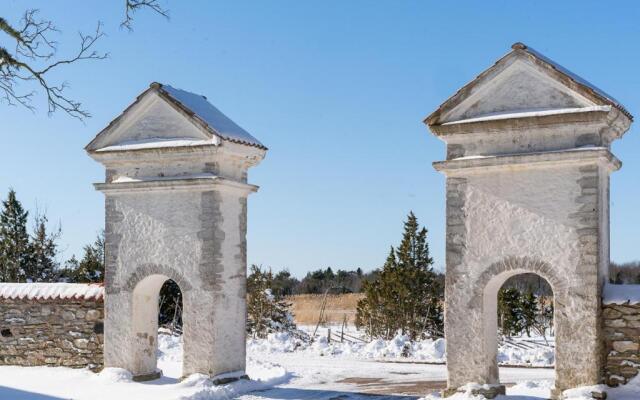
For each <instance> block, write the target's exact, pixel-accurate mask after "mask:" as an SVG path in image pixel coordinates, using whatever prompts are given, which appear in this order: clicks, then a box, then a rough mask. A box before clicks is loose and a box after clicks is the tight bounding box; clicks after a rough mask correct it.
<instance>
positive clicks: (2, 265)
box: [0, 189, 29, 282]
mask: <svg viewBox="0 0 640 400" xmlns="http://www.w3.org/2000/svg"><path fill="white" fill-rule="evenodd" d="M28 215H29V213H28V212H27V211H25V210H24V209H23V208H22V204H20V202H19V201H18V199H17V198H16V192H15V191H14V190H13V189H10V190H9V194H8V196H7V199H6V200H4V201H3V202H2V210H1V211H0V281H2V282H25V281H26V275H27V264H28V262H29V234H28V233H27V216H28Z"/></svg>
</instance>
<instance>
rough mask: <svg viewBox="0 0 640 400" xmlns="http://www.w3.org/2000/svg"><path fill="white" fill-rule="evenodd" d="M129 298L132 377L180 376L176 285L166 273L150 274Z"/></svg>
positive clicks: (179, 301)
mask: <svg viewBox="0 0 640 400" xmlns="http://www.w3.org/2000/svg"><path fill="white" fill-rule="evenodd" d="M132 301H133V304H132V306H133V314H132V327H133V333H134V340H135V343H134V353H135V356H134V371H132V372H134V377H135V379H136V380H140V381H142V380H151V379H156V378H159V377H160V376H162V375H165V376H167V377H170V378H180V377H181V375H182V344H181V339H182V338H181V332H182V293H181V291H180V288H179V286H178V285H177V284H176V283H175V282H174V281H173V280H171V279H170V278H169V277H167V276H165V275H162V274H155V275H150V276H147V277H146V278H144V279H142V280H141V281H140V282H138V284H137V285H136V286H135V288H134V290H133V297H132ZM159 328H160V329H161V330H160V338H159V333H158V331H159ZM159 341H161V342H160V343H159ZM159 344H160V346H161V349H160V351H158V348H159ZM158 359H160V364H161V366H162V368H161V369H160V368H158V365H159V363H158Z"/></svg>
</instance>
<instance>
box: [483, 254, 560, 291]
mask: <svg viewBox="0 0 640 400" xmlns="http://www.w3.org/2000/svg"><path fill="white" fill-rule="evenodd" d="M525 273H533V274H536V275H539V276H541V277H542V278H544V279H545V280H546V281H547V282H549V285H551V289H552V290H553V294H554V296H557V297H559V298H560V297H564V296H566V293H567V292H568V289H569V282H568V280H567V278H566V276H562V275H559V274H558V273H557V271H555V270H554V269H553V267H552V266H551V265H550V264H549V263H547V262H545V261H542V260H539V259H536V258H534V257H528V256H524V257H518V256H509V257H505V258H503V259H502V260H500V261H497V262H495V263H493V264H491V265H490V266H489V267H488V268H487V269H485V270H484V271H483V272H482V273H481V274H480V276H479V277H478V279H477V281H476V284H475V285H474V287H473V296H472V298H474V299H478V298H480V297H481V296H483V295H484V293H485V291H486V288H487V287H488V286H489V285H490V284H494V283H495V282H498V281H500V280H502V282H501V283H500V286H502V284H504V282H506V280H507V279H509V278H510V277H512V276H515V275H519V274H525ZM472 301H474V300H472Z"/></svg>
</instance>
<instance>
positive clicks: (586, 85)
mask: <svg viewBox="0 0 640 400" xmlns="http://www.w3.org/2000/svg"><path fill="white" fill-rule="evenodd" d="M511 49H512V50H511V51H510V52H509V53H507V54H506V55H505V56H503V57H502V58H500V59H499V60H498V61H496V62H495V63H494V64H493V65H492V66H491V67H489V68H487V69H486V70H484V71H483V72H482V73H481V74H480V75H478V76H477V77H476V78H475V79H473V80H472V81H471V82H469V83H467V84H466V85H464V86H463V87H462V88H460V89H459V90H458V91H457V92H456V93H455V94H454V95H453V96H451V97H449V98H448V99H447V100H446V101H444V102H443V103H442V104H441V105H440V106H439V107H438V109H437V110H435V111H434V112H433V113H431V114H430V115H429V116H428V117H427V118H425V119H424V123H425V124H427V125H429V126H433V125H438V124H439V123H440V116H441V115H443V114H444V113H445V112H447V111H448V110H450V109H452V108H453V107H455V106H456V105H457V104H459V103H460V102H462V101H463V100H464V99H465V98H466V97H467V96H468V95H469V94H470V93H471V92H472V91H473V90H474V89H475V88H476V86H478V85H479V84H481V83H482V82H483V81H484V80H485V78H487V77H489V76H491V75H493V73H494V72H495V71H496V70H498V69H499V68H501V66H502V65H503V64H505V63H507V62H508V61H509V60H510V59H512V58H513V57H523V56H525V57H528V58H529V59H530V60H531V61H532V62H533V63H535V64H536V65H538V66H540V67H542V69H543V70H545V71H546V72H547V73H548V74H549V75H552V76H553V77H554V78H555V79H557V80H558V81H560V82H562V84H564V85H566V86H567V87H569V88H571V89H573V90H575V91H577V92H578V93H580V94H582V95H583V96H585V97H586V98H589V99H591V100H592V101H594V102H595V103H596V104H599V105H610V106H613V107H615V108H617V109H618V110H620V112H622V113H623V114H624V115H625V116H626V117H627V118H629V119H630V120H631V121H633V115H631V113H630V112H629V111H627V109H626V108H625V107H624V106H623V105H622V104H621V103H620V102H619V101H617V100H616V99H614V98H613V97H612V96H610V95H608V94H607V93H605V92H604V91H603V90H601V89H599V88H598V87H596V86H595V85H593V84H591V83H590V82H588V81H587V80H586V79H583V78H581V77H580V76H578V75H576V74H574V73H573V72H571V71H569V70H568V69H566V68H565V67H563V66H562V65H560V64H558V63H556V62H555V61H553V60H551V59H549V58H547V57H546V56H544V55H542V54H541V53H539V52H538V51H536V50H534V49H533V48H531V47H529V46H527V45H525V44H524V43H521V42H516V43H514V44H513V45H512V46H511Z"/></svg>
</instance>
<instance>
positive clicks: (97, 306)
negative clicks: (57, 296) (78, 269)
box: [0, 299, 103, 371]
mask: <svg viewBox="0 0 640 400" xmlns="http://www.w3.org/2000/svg"><path fill="white" fill-rule="evenodd" d="M102 332H103V302H102V301H101V300H98V301H96V300H28V299H15V300H13V299H1V300H0V365H20V366H36V365H47V366H64V367H71V368H85V367H88V368H90V369H92V370H94V371H95V370H99V369H101V368H102V365H103V356H102V347H103V334H102Z"/></svg>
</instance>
